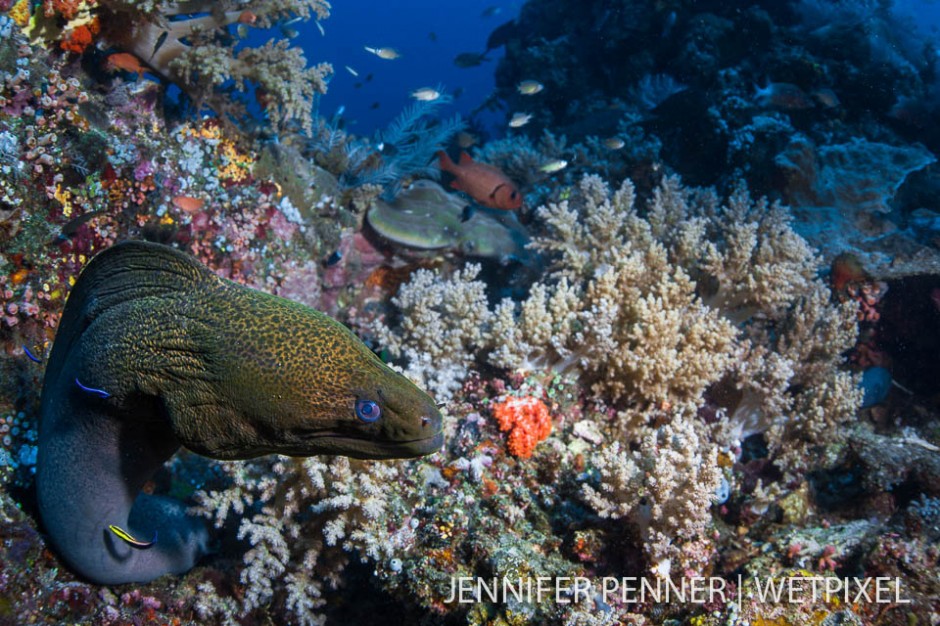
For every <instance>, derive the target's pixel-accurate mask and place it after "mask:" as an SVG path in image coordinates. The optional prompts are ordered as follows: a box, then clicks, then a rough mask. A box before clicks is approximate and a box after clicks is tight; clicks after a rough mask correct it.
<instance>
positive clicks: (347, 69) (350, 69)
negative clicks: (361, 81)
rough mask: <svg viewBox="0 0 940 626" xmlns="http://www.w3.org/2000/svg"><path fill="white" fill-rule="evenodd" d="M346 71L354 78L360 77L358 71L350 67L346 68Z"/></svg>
mask: <svg viewBox="0 0 940 626" xmlns="http://www.w3.org/2000/svg"><path fill="white" fill-rule="evenodd" d="M346 71H347V72H349V73H350V74H352V75H353V76H359V72H357V71H356V70H354V69H353V68H351V67H349V66H348V65H347V66H346Z"/></svg>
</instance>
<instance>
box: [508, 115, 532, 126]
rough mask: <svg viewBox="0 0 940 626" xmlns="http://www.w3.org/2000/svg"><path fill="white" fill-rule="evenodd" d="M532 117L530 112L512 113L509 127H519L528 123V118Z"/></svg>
mask: <svg viewBox="0 0 940 626" xmlns="http://www.w3.org/2000/svg"><path fill="white" fill-rule="evenodd" d="M531 119H532V114H531V113H513V114H512V119H510V120H509V127H510V128H521V127H522V126H525V125H526V124H528V123H529V120H531Z"/></svg>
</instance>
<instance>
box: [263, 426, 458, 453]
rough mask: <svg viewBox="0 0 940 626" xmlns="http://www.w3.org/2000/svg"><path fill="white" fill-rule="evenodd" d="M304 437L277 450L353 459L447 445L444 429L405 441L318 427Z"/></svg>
mask: <svg viewBox="0 0 940 626" xmlns="http://www.w3.org/2000/svg"><path fill="white" fill-rule="evenodd" d="M301 437H302V441H300V442H298V443H297V445H296V446H290V448H291V449H287V450H285V449H284V447H281V448H280V449H279V450H277V452H278V453H279V454H287V455H290V456H311V455H314V454H340V455H342V456H348V457H350V458H353V459H371V460H384V459H414V458H418V457H422V456H426V455H428V454H432V453H434V452H437V451H438V450H440V449H441V447H442V446H443V445H444V432H443V431H440V430H439V431H437V432H436V433H434V434H433V435H430V436H428V437H421V438H419V439H409V440H404V441H389V440H383V439H376V438H375V437H373V436H370V433H356V432H337V431H331V430H316V431H309V432H306V433H304V434H303V435H302V436H301Z"/></svg>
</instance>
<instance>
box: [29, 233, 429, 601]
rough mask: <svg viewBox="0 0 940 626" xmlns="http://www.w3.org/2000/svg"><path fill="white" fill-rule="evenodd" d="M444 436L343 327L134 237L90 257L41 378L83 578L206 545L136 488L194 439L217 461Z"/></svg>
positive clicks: (158, 565)
mask: <svg viewBox="0 0 940 626" xmlns="http://www.w3.org/2000/svg"><path fill="white" fill-rule="evenodd" d="M442 443H443V434H442V431H441V414H440V412H439V411H438V409H437V406H436V405H435V404H434V402H433V400H432V399H431V398H430V397H429V396H428V395H427V394H425V393H424V392H423V391H421V390H420V389H418V388H417V387H415V386H414V385H413V384H412V383H411V382H409V381H408V380H407V379H406V378H404V377H403V376H401V375H400V374H398V373H396V372H394V371H392V370H391V369H389V368H388V367H387V366H386V365H385V364H384V363H382V361H381V360H380V359H379V358H378V357H376V356H375V355H374V354H373V353H372V352H371V351H370V350H369V349H368V348H367V347H366V346H365V345H363V344H362V342H360V341H359V340H358V339H357V338H356V336H355V335H353V333H352V332H350V331H349V330H348V329H347V328H346V327H345V326H343V325H342V324H340V323H339V322H337V321H335V320H333V319H331V318H330V317H328V316H326V315H324V314H322V313H320V312H318V311H314V310H313V309H310V308H308V307H305V306H303V305H301V304H298V303H295V302H291V301H289V300H285V299H283V298H278V297H276V296H272V295H269V294H265V293H262V292H259V291H255V290H252V289H248V288H246V287H243V286H241V285H238V284H236V283H233V282H231V281H228V280H225V279H222V278H220V277H218V276H216V275H215V274H214V273H212V272H211V271H210V270H209V269H208V268H206V267H205V266H203V265H201V264H199V263H198V262H197V261H196V260H194V259H193V258H192V257H190V256H188V255H186V254H183V253H181V252H177V251H175V250H173V249H171V248H168V247H166V246H162V245H157V244H151V243H145V242H130V243H123V244H119V245H116V246H114V247H112V248H110V249H108V250H106V251H104V252H102V253H101V254H99V255H98V256H97V257H95V258H94V259H93V260H92V261H91V263H89V265H88V266H87V267H86V268H85V270H84V271H83V272H82V274H81V276H80V277H79V279H78V281H77V282H76V284H75V287H74V289H73V290H72V293H71V294H70V296H69V299H68V302H67V303H66V306H65V310H64V312H63V314H62V319H61V321H60V324H59V329H58V332H57V335H56V339H55V344H54V345H53V348H52V353H51V355H50V358H49V363H48V366H47V368H46V373H45V378H44V380H43V389H42V416H41V420H40V428H39V455H38V466H37V476H36V483H37V493H38V500H39V512H40V515H41V517H42V521H43V524H44V526H45V529H46V532H47V533H48V536H49V539H50V540H51V543H52V544H53V546H54V547H55V548H56V550H57V551H58V553H59V555H60V556H61V557H62V559H63V560H64V561H65V562H66V563H67V564H68V565H69V566H71V567H72V568H73V569H74V570H75V571H76V572H78V573H79V574H80V575H82V576H83V577H85V578H87V579H89V580H91V581H93V582H96V583H101V584H117V583H126V582H146V581H149V580H152V579H154V578H156V577H158V576H161V575H163V574H167V573H174V574H179V573H183V572H185V571H187V570H189V569H190V568H191V567H192V566H193V565H194V564H195V563H196V561H197V560H199V558H200V557H202V556H203V555H205V554H206V553H207V550H208V539H209V537H208V531H207V529H206V526H205V524H204V523H203V521H202V520H200V519H198V518H194V517H191V516H187V515H186V510H185V506H184V505H183V504H182V503H181V502H178V501H176V500H173V499H171V498H164V497H159V496H152V495H146V494H139V491H140V489H141V487H142V486H143V485H144V483H145V482H146V481H147V480H148V479H149V478H150V477H151V476H152V475H153V473H154V472H155V471H156V470H157V469H158V468H159V467H160V466H161V465H162V464H163V463H164V462H165V461H166V460H167V459H169V458H170V457H171V456H172V455H173V454H174V453H175V452H176V451H177V450H178V449H179V447H180V446H181V445H182V446H185V447H186V448H189V449H190V450H193V451H194V452H197V453H199V454H202V455H205V456H208V457H212V458H215V459H246V458H250V457H255V456H259V455H263V454H269V453H278V454H286V455H291V456H309V455H315V454H339V455H345V456H350V457H354V458H360V459H391V458H412V457H418V456H422V455H425V454H430V453H432V452H434V451H436V450H438V449H439V448H440V447H441V445H442ZM124 529H127V530H124ZM151 537H153V538H155V539H156V541H155V542H153V543H152V545H151V541H149V540H150V539H151ZM134 538H140V539H134ZM141 539H142V540H141Z"/></svg>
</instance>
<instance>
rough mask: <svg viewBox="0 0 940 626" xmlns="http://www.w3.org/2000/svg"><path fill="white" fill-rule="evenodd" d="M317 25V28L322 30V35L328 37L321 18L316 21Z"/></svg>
mask: <svg viewBox="0 0 940 626" xmlns="http://www.w3.org/2000/svg"><path fill="white" fill-rule="evenodd" d="M314 24H316V25H317V30H318V31H320V36H321V37H326V29H324V28H323V24H321V23H320V20H317V21H316V22H314Z"/></svg>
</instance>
